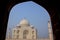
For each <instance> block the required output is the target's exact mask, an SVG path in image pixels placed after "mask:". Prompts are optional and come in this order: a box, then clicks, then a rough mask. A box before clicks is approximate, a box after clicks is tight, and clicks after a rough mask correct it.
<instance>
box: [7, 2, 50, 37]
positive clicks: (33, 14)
mask: <svg viewBox="0 0 60 40" xmlns="http://www.w3.org/2000/svg"><path fill="white" fill-rule="evenodd" d="M23 18H26V19H27V20H28V21H29V23H30V24H32V25H34V27H35V28H36V29H37V32H38V33H37V34H38V37H39V38H40V37H48V20H50V16H49V14H48V12H47V10H46V9H45V8H43V7H42V6H41V5H38V4H37V3H35V2H32V1H28V2H23V3H19V4H17V5H15V6H14V7H12V9H11V11H10V14H9V19H8V25H7V26H8V27H7V33H8V31H9V28H10V31H11V30H12V29H13V28H14V27H16V25H17V24H18V23H20V21H21V20H22V19H23Z"/></svg>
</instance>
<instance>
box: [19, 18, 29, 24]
mask: <svg viewBox="0 0 60 40" xmlns="http://www.w3.org/2000/svg"><path fill="white" fill-rule="evenodd" d="M19 24H20V25H29V22H28V21H27V19H25V18H24V19H22V20H21V21H20V23H19Z"/></svg>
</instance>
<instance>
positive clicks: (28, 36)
mask: <svg viewBox="0 0 60 40" xmlns="http://www.w3.org/2000/svg"><path fill="white" fill-rule="evenodd" d="M48 31H49V38H40V39H38V38H37V29H36V28H34V26H33V25H31V24H30V23H29V22H28V20H27V19H22V20H21V21H20V22H19V24H18V25H16V27H15V28H13V29H12V38H10V36H9V34H8V38H6V40H53V33H52V28H51V24H50V21H48Z"/></svg>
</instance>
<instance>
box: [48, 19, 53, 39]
mask: <svg viewBox="0 0 60 40" xmlns="http://www.w3.org/2000/svg"><path fill="white" fill-rule="evenodd" d="M48 31H49V40H53V32H52V27H51V21H50V20H49V21H48Z"/></svg>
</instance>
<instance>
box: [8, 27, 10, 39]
mask: <svg viewBox="0 0 60 40" xmlns="http://www.w3.org/2000/svg"><path fill="white" fill-rule="evenodd" d="M8 39H10V28H9V32H8Z"/></svg>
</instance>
